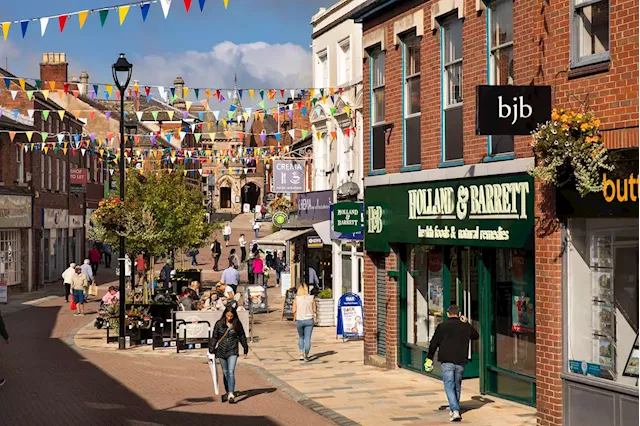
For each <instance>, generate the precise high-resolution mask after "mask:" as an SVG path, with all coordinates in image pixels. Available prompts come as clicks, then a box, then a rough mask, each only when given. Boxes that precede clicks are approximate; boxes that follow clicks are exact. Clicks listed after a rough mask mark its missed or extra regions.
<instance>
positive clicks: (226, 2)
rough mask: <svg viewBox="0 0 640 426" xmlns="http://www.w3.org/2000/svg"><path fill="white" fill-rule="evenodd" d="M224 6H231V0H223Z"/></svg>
mask: <svg viewBox="0 0 640 426" xmlns="http://www.w3.org/2000/svg"><path fill="white" fill-rule="evenodd" d="M223 3H224V8H225V9H226V8H227V7H228V6H229V0H223Z"/></svg>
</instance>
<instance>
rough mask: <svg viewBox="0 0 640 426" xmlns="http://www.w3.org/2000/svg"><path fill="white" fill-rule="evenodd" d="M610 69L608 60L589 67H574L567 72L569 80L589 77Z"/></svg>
mask: <svg viewBox="0 0 640 426" xmlns="http://www.w3.org/2000/svg"><path fill="white" fill-rule="evenodd" d="M610 67H611V61H610V60H609V59H607V60H605V61H602V62H598V63H595V64H590V65H583V66H574V67H572V68H571V69H570V70H569V74H568V76H567V77H568V78H569V80H571V79H573V78H580V77H587V76H589V75H594V74H600V73H603V72H608V71H609V68H610Z"/></svg>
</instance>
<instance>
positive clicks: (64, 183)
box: [62, 160, 67, 193]
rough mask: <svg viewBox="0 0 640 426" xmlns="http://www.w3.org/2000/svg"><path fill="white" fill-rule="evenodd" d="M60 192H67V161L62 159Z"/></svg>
mask: <svg viewBox="0 0 640 426" xmlns="http://www.w3.org/2000/svg"><path fill="white" fill-rule="evenodd" d="M62 192H64V193H66V192H67V161H66V160H62Z"/></svg>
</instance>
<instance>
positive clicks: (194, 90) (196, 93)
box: [193, 89, 200, 99]
mask: <svg viewBox="0 0 640 426" xmlns="http://www.w3.org/2000/svg"><path fill="white" fill-rule="evenodd" d="M193 93H195V95H196V99H198V97H199V96H200V89H193Z"/></svg>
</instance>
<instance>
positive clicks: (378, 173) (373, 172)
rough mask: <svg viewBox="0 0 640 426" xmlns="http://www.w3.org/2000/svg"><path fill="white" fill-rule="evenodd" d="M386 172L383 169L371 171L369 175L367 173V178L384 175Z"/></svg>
mask: <svg viewBox="0 0 640 426" xmlns="http://www.w3.org/2000/svg"><path fill="white" fill-rule="evenodd" d="M386 174H387V171H386V170H385V169H382V170H372V171H370V172H369V173H367V176H380V175H386Z"/></svg>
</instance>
